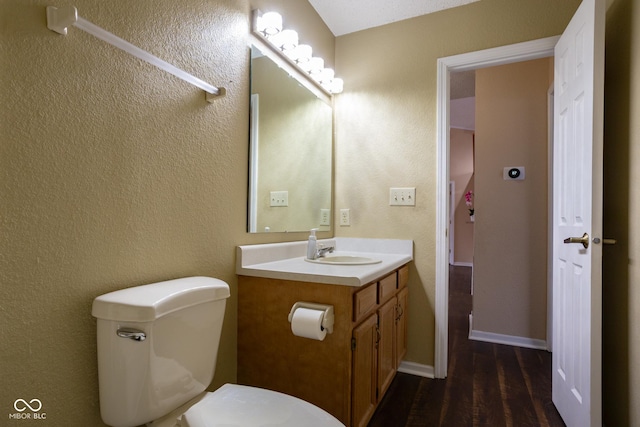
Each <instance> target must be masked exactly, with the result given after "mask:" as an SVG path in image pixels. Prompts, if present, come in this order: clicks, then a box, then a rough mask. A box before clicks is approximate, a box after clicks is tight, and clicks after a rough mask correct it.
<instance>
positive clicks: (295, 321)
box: [291, 308, 327, 341]
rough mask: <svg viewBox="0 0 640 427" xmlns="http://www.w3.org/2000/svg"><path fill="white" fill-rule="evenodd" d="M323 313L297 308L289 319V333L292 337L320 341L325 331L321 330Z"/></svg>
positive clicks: (325, 333) (325, 334)
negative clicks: (291, 333)
mask: <svg viewBox="0 0 640 427" xmlns="http://www.w3.org/2000/svg"><path fill="white" fill-rule="evenodd" d="M323 316H324V311H321V310H313V309H311V308H297V309H296V311H294V312H293V317H292V318H291V332H293V335H296V336H298V337H303V338H310V339H312V340H318V341H322V340H324V337H326V336H327V331H326V330H325V329H323V328H322V318H323Z"/></svg>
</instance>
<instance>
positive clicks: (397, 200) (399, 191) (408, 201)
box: [389, 187, 416, 206]
mask: <svg viewBox="0 0 640 427" xmlns="http://www.w3.org/2000/svg"><path fill="white" fill-rule="evenodd" d="M389 205H390V206H415V205H416V188H415V187H402V188H391V189H390V191H389Z"/></svg>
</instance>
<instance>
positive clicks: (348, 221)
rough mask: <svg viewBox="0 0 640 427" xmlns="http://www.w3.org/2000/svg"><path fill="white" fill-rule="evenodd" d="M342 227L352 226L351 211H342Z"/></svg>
mask: <svg viewBox="0 0 640 427" xmlns="http://www.w3.org/2000/svg"><path fill="white" fill-rule="evenodd" d="M340 225H341V226H344V225H351V218H350V214H349V209H340Z"/></svg>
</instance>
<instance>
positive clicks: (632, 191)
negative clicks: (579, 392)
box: [602, 0, 640, 427]
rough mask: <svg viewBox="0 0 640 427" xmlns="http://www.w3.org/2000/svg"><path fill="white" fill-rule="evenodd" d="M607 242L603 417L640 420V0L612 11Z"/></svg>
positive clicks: (625, 1)
mask: <svg viewBox="0 0 640 427" xmlns="http://www.w3.org/2000/svg"><path fill="white" fill-rule="evenodd" d="M606 25H607V34H606V70H605V135H604V158H605V162H604V165H605V169H604V172H605V175H604V176H605V178H604V183H605V188H604V194H605V197H604V234H605V236H606V237H612V238H616V239H617V240H618V243H617V244H616V245H615V246H605V247H604V248H603V292H602V295H603V319H602V323H603V330H604V334H603V343H602V344H603V350H604V351H603V378H602V379H603V390H605V393H603V421H604V424H605V425H607V426H634V427H637V426H640V405H638V402H640V286H639V285H640V222H639V221H638V219H639V218H640V192H639V190H638V189H639V188H640V168H639V167H638V164H640V121H638V117H640V3H639V2H638V1H636V0H616V1H615V2H613V5H612V6H611V7H610V9H609V10H608V12H607V24H606Z"/></svg>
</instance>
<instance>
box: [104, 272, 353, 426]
mask: <svg viewBox="0 0 640 427" xmlns="http://www.w3.org/2000/svg"><path fill="white" fill-rule="evenodd" d="M228 297H229V286H228V285H227V284H226V283H225V282H223V281H221V280H218V279H212V278H210V277H187V278H184V279H176V280H169V281H166V282H159V283H154V284H151V285H144V286H137V287H133V288H128V289H123V290H120V291H116V292H111V293H108V294H105V295H102V296H99V297H98V298H96V299H95V300H94V301H93V309H92V314H93V316H94V317H96V318H97V319H98V322H97V323H98V332H97V334H98V376H99V382H100V412H101V414H102V420H103V421H104V422H105V423H106V424H108V425H110V426H113V427H134V426H138V425H141V424H145V423H146V424H147V425H149V426H153V427H169V426H171V427H174V426H176V427H178V426H179V427H214V426H220V427H222V426H224V427H232V426H238V427H252V426H273V427H276V426H290V427H300V426H308V427H316V426H317V427H320V426H322V427H334V426H335V427H338V426H341V427H344V425H343V424H342V423H340V422H339V421H338V420H337V419H336V418H335V417H333V416H332V415H330V414H329V413H327V412H325V411H324V410H322V409H320V408H318V407H317V406H314V405H312V404H310V403H308V402H305V401H303V400H301V399H298V398H296V397H293V396H288V395H286V394H282V393H278V392H275V391H270V390H264V389H259V388H255V387H246V386H241V385H234V384H226V385H224V386H222V387H221V388H219V389H218V390H216V391H215V392H206V391H205V389H206V388H207V386H209V384H210V383H211V380H212V379H213V373H214V370H215V366H216V358H217V354H218V343H219V341H220V334H221V331H222V321H223V318H224V309H225V304H226V299H227V298H228ZM284 315H285V316H286V313H285V314H284Z"/></svg>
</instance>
